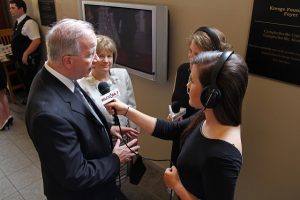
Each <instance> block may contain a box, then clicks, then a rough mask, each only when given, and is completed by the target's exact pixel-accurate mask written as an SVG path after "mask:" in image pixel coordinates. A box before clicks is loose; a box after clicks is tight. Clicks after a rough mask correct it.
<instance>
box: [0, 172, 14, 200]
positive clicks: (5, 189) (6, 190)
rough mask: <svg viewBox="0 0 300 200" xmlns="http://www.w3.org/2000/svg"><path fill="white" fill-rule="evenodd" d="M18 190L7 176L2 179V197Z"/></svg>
mask: <svg viewBox="0 0 300 200" xmlns="http://www.w3.org/2000/svg"><path fill="white" fill-rule="evenodd" d="M16 191H17V190H16V188H15V187H14V186H13V185H12V184H11V182H10V181H9V180H8V179H7V178H6V177H4V178H1V179H0V199H4V198H6V197H9V196H10V195H12V194H13V193H15V192H16Z"/></svg>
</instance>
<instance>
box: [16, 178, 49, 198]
mask: <svg viewBox="0 0 300 200" xmlns="http://www.w3.org/2000/svg"><path fill="white" fill-rule="evenodd" d="M19 192H20V193H21V195H22V196H23V198H24V199H25V200H44V199H45V196H44V195H43V182H42V180H40V181H37V182H35V183H33V184H31V185H29V186H27V187H25V188H23V189H22V190H20V191H19Z"/></svg>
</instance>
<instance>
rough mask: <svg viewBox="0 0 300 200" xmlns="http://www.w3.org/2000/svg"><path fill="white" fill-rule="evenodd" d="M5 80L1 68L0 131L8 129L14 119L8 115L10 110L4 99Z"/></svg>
mask: <svg viewBox="0 0 300 200" xmlns="http://www.w3.org/2000/svg"><path fill="white" fill-rule="evenodd" d="M6 85H7V84H6V78H5V73H4V70H3V68H2V67H1V68H0V131H3V130H5V129H9V127H10V126H11V125H12V123H13V120H14V118H13V117H12V116H11V115H10V108H9V104H8V100H7V97H6Z"/></svg>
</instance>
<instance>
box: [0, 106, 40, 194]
mask: <svg viewBox="0 0 300 200" xmlns="http://www.w3.org/2000/svg"><path fill="white" fill-rule="evenodd" d="M24 110H25V107H24V106H22V105H20V104H19V105H18V104H12V105H11V111H12V115H13V117H14V123H13V126H11V127H10V129H9V130H5V131H0V200H44V199H45V197H44V195H43V186H42V175H41V171H40V163H39V158H38V155H37V153H36V151H35V149H34V147H33V145H32V142H31V140H30V138H29V136H28V134H27V131H26V127H25V123H24Z"/></svg>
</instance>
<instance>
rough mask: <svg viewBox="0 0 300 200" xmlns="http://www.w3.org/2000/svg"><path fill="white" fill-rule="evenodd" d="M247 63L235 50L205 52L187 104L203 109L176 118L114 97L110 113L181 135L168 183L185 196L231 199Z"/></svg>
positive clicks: (165, 134)
mask: <svg viewBox="0 0 300 200" xmlns="http://www.w3.org/2000/svg"><path fill="white" fill-rule="evenodd" d="M247 84H248V67H247V65H246V63H245V61H244V60H243V59H242V57H240V56H239V55H237V54H234V53H233V52H232V51H225V52H219V51H207V52H202V53H200V54H198V55H197V56H195V57H194V58H193V60H192V62H191V76H190V79H189V82H188V84H187V87H188V95H189V104H190V105H191V106H192V107H194V108H196V109H199V110H200V112H198V113H197V114H195V115H194V116H193V117H191V118H188V119H185V120H182V121H175V122H168V121H164V120H162V119H158V118H154V117H151V116H149V115H146V114H144V113H142V112H140V111H138V110H136V109H134V108H131V107H129V106H127V105H126V104H124V103H122V102H120V101H118V100H116V101H115V102H111V103H109V104H108V105H106V108H107V110H108V111H109V112H110V113H114V111H113V109H112V108H114V109H116V112H117V114H122V115H124V116H127V117H128V118H129V119H130V120H131V121H133V122H134V123H135V124H137V125H138V126H140V127H141V128H142V129H144V130H145V131H146V132H147V133H149V134H151V135H152V136H154V137H158V138H161V139H166V140H174V139H177V138H180V141H181V151H180V154H179V157H178V161H177V168H176V167H175V166H172V167H171V168H167V169H166V171H165V174H164V180H165V183H166V185H167V186H168V187H169V188H171V189H173V190H174V191H175V193H176V194H177V195H178V196H179V198H181V199H182V200H188V199H209V200H217V199H218V200H219V199H222V200H232V199H234V191H235V186H236V182H237V179H238V176H239V172H240V168H241V165H242V142H241V127H240V125H241V115H242V114H241V112H242V102H243V98H244V95H245V92H246V88H247Z"/></svg>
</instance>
